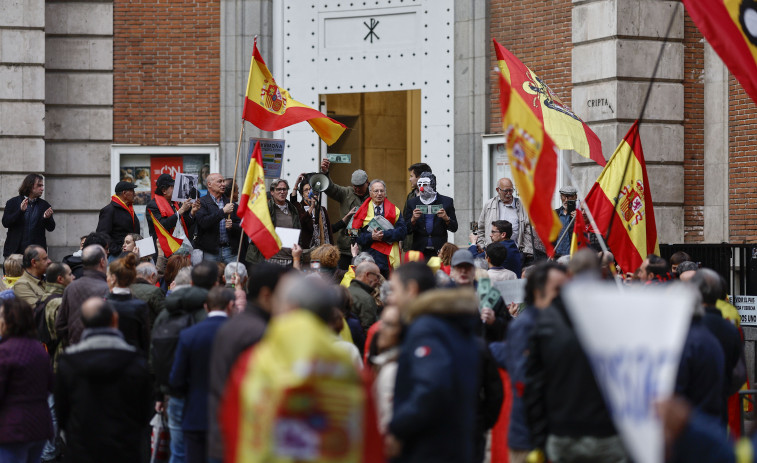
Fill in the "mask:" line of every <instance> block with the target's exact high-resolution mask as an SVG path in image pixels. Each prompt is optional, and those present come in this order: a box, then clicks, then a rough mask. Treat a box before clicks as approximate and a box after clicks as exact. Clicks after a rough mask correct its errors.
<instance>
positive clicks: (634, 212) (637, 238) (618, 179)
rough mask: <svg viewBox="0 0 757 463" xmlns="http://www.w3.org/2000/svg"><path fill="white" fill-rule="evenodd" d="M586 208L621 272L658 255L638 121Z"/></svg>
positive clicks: (634, 267) (606, 168) (611, 161)
mask: <svg viewBox="0 0 757 463" xmlns="http://www.w3.org/2000/svg"><path fill="white" fill-rule="evenodd" d="M586 206H587V207H588V208H589V210H590V211H591V212H592V214H593V215H594V220H595V221H596V223H597V227H599V231H600V232H601V233H602V235H604V236H605V237H606V240H607V246H608V247H609V248H610V251H612V253H613V254H614V255H615V261H616V262H617V263H618V265H620V268H621V269H622V271H623V273H626V272H633V271H635V270H636V269H637V268H639V266H640V265H641V262H642V261H643V260H644V259H645V258H646V257H647V256H648V255H649V254H657V255H660V245H659V243H658V242H657V226H656V225H655V218H654V210H653V208H652V193H651V191H650V189H649V179H648V178H647V166H646V163H645V162H644V153H643V151H642V149H641V138H640V136H639V121H636V122H634V124H633V125H632V126H631V129H630V130H629V131H628V133H627V134H626V136H625V138H623V140H622V141H621V142H620V145H619V146H618V148H617V149H616V150H615V153H613V155H612V157H611V158H610V160H609V161H608V163H607V165H606V166H605V168H604V170H603V171H602V173H601V174H599V178H598V179H597V181H596V183H594V186H592V187H591V191H589V194H588V195H586Z"/></svg>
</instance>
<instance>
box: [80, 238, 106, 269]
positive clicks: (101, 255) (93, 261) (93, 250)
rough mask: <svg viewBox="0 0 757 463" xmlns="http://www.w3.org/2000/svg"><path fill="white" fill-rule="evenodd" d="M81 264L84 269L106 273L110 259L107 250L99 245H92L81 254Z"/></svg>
mask: <svg viewBox="0 0 757 463" xmlns="http://www.w3.org/2000/svg"><path fill="white" fill-rule="evenodd" d="M81 262H82V265H83V266H84V268H87V269H95V270H99V271H101V272H105V269H106V267H107V266H108V257H107V254H106V253H105V248H103V247H102V246H100V245H99V244H90V245H89V246H87V247H86V248H84V250H83V251H82V252H81Z"/></svg>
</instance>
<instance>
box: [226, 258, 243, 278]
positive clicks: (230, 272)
mask: <svg viewBox="0 0 757 463" xmlns="http://www.w3.org/2000/svg"><path fill="white" fill-rule="evenodd" d="M234 273H236V274H237V275H239V278H247V267H245V266H244V264H243V263H241V262H232V263H230V264H228V265H226V268H225V269H224V270H223V277H224V278H225V279H226V281H229V280H231V277H232V276H234Z"/></svg>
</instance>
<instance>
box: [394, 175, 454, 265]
mask: <svg viewBox="0 0 757 463" xmlns="http://www.w3.org/2000/svg"><path fill="white" fill-rule="evenodd" d="M417 185H418V191H419V192H420V193H419V195H418V196H416V197H415V198H409V199H408V200H407V204H406V206H405V213H404V219H405V224H406V225H407V234H408V235H410V234H412V235H413V240H412V245H411V246H410V249H412V250H415V251H422V252H423V255H424V256H425V257H426V259H429V258H431V257H433V256H436V255H438V253H439V250H440V249H441V248H442V246H443V245H444V243H446V242H447V236H448V232H452V233H454V232H456V231H457V217H456V216H455V206H454V202H453V200H452V198H450V197H448V196H444V195H441V194H439V193H437V191H436V176H435V175H434V174H432V173H431V172H423V173H422V174H421V176H420V178H418V180H417ZM433 205H438V206H441V209H439V211H438V212H437V213H436V214H424V213H422V212H421V210H420V209H419V206H433Z"/></svg>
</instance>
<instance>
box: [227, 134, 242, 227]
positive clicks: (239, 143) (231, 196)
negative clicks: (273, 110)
mask: <svg viewBox="0 0 757 463" xmlns="http://www.w3.org/2000/svg"><path fill="white" fill-rule="evenodd" d="M242 137H244V119H242V128H241V129H239V141H237V160H236V161H234V176H233V177H232V178H231V191H230V192H229V200H230V201H231V202H234V201H233V200H234V187H235V186H236V184H237V168H238V167H239V154H240V153H241V151H242ZM226 218H227V219H230V218H231V213H229V215H228V216H227V217H226Z"/></svg>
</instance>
